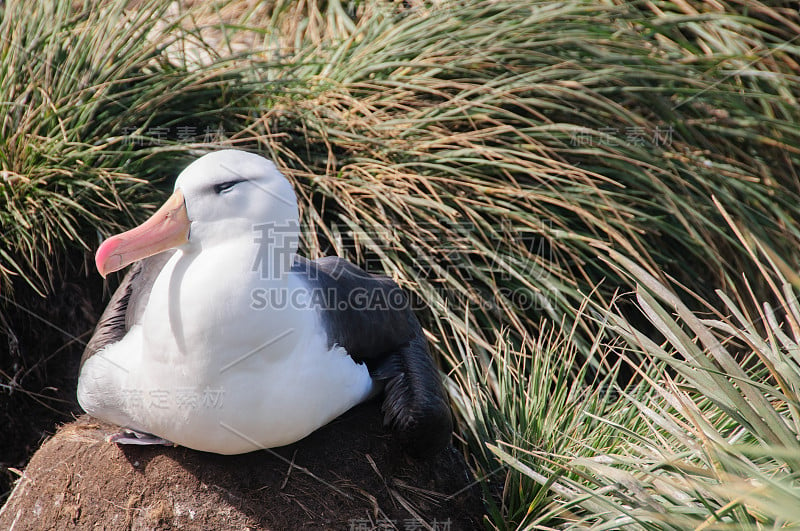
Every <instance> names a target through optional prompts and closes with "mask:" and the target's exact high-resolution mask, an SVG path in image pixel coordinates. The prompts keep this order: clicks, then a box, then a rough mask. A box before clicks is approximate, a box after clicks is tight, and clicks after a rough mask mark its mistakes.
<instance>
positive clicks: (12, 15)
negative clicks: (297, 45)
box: [0, 1, 252, 294]
mask: <svg viewBox="0 0 800 531" xmlns="http://www.w3.org/2000/svg"><path fill="white" fill-rule="evenodd" d="M127 4H128V3H127V2H103V3H102V4H101V5H99V6H91V3H87V5H86V6H84V8H83V9H81V8H73V7H71V6H70V3H69V2H55V3H36V4H35V5H29V4H27V3H25V2H16V1H11V2H5V3H4V5H3V6H2V7H0V10H2V21H1V22H0V51H1V52H2V53H0V70H2V72H3V75H2V77H0V107H2V121H1V122H0V167H1V168H2V182H0V190H2V195H0V225H2V232H3V238H2V242H0V284H2V286H3V292H4V293H6V294H8V293H9V290H10V286H11V282H10V280H11V277H12V276H17V275H18V276H19V277H20V278H21V279H23V280H24V281H26V282H27V283H28V284H29V285H31V286H32V287H34V288H35V289H36V290H38V291H39V292H41V293H44V292H45V291H46V290H47V289H48V287H49V285H50V280H51V279H52V274H53V268H54V267H56V266H57V265H58V263H59V257H60V255H61V254H62V253H63V252H64V250H65V249H66V248H69V247H70V246H73V247H74V246H82V247H85V248H92V247H93V246H94V245H95V242H96V241H97V239H98V237H99V236H100V235H101V234H105V233H108V232H110V231H113V230H119V229H120V228H121V227H123V226H128V225H130V224H131V223H132V221H133V220H140V219H141V218H142V216H143V215H144V214H145V213H146V212H147V211H148V210H149V209H151V208H152V206H153V205H155V204H157V203H156V201H158V200H159V199H160V194H157V193H156V191H155V190H154V189H153V187H151V186H147V183H149V182H156V183H158V182H160V181H161V180H163V179H165V178H172V176H173V174H174V172H175V171H176V170H177V169H178V168H180V166H181V164H183V163H184V162H185V161H186V160H187V158H186V157H181V156H180V152H181V151H186V147H185V146H175V145H174V144H175V141H176V140H179V137H180V136H181V134H182V132H183V133H187V132H188V131H194V132H193V134H192V135H191V141H194V142H197V143H202V141H203V138H204V131H206V130H207V129H208V128H213V130H214V131H216V130H218V129H220V128H222V129H223V130H225V131H235V130H237V129H238V127H234V126H233V125H232V124H233V123H234V122H235V116H236V113H237V111H238V110H239V109H240V108H241V107H243V106H244V107H246V106H247V105H246V104H245V103H244V102H245V100H246V97H247V94H248V93H249V92H250V91H252V86H250V85H247V84H246V83H243V82H242V79H241V75H238V76H237V75H236V72H237V68H241V67H237V66H236V65H235V64H234V63H233V62H232V61H231V60H226V59H222V58H220V56H219V53H218V52H216V51H215V50H214V49H213V48H211V47H208V48H207V49H206V53H207V55H210V56H211V57H215V58H216V62H215V63H214V64H213V66H212V67H209V68H207V69H200V70H198V69H197V68H194V65H193V64H192V63H191V62H188V61H184V62H183V63H179V62H177V61H175V60H174V55H171V54H168V53H167V51H168V50H169V49H174V47H175V46H177V44H180V45H182V46H184V47H188V46H191V47H192V48H193V49H197V48H202V47H203V46H204V41H202V40H200V39H199V38H198V37H197V35H195V34H193V33H192V32H191V31H189V30H185V29H183V27H182V25H181V22H182V20H183V19H182V18H181V17H178V18H177V19H175V20H173V21H172V22H169V23H167V22H165V13H166V9H167V8H166V6H165V4H164V3H163V2H155V1H148V2H140V3H138V4H137V6H136V9H129V8H128V6H127ZM187 128H188V129H187Z"/></svg>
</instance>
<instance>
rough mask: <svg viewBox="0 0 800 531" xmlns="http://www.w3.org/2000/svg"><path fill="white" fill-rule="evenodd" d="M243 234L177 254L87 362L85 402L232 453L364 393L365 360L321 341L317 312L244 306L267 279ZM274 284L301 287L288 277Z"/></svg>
mask: <svg viewBox="0 0 800 531" xmlns="http://www.w3.org/2000/svg"><path fill="white" fill-rule="evenodd" d="M248 243H250V246H249V247H252V237H250V241H249V242H248V241H246V240H245V241H235V242H229V243H227V244H225V245H222V246H219V248H218V249H213V250H208V251H206V250H204V251H203V253H199V254H189V255H188V256H187V255H186V254H184V253H182V252H181V251H178V252H176V253H174V254H173V256H172V257H171V258H170V260H169V261H168V262H167V264H166V265H165V266H164V268H163V269H162V271H161V273H160V274H159V275H158V278H157V279H156V281H155V283H154V285H153V290H152V293H151V296H150V300H149V302H148V304H147V306H146V308H145V311H144V315H143V319H142V322H141V323H140V324H137V325H134V326H133V327H131V329H130V330H129V332H128V333H127V334H126V335H125V337H124V338H123V339H122V340H121V341H119V342H118V343H114V344H112V345H109V346H108V347H106V348H104V349H103V350H102V351H100V352H98V353H97V354H95V355H94V356H92V357H91V358H89V359H88V360H87V361H86V363H85V364H84V366H83V368H82V370H81V377H80V380H79V386H78V400H79V402H80V404H81V406H82V407H83V408H84V410H86V411H87V412H88V413H90V414H91V415H92V416H95V417H98V418H101V419H105V420H108V421H111V422H113V423H115V424H119V425H121V426H125V427H129V428H132V429H134V430H136V431H141V432H147V433H154V434H158V435H159V436H160V437H163V438H165V439H168V440H170V441H172V442H174V443H177V444H180V445H182V446H186V447H189V448H194V449H197V450H203V451H207V452H214V453H220V454H239V453H245V452H250V451H253V450H257V449H260V448H271V447H275V446H282V445H285V444H289V443H292V442H294V441H297V440H299V439H302V438H303V437H305V436H306V435H308V434H309V433H311V432H312V431H314V430H315V429H317V428H318V427H320V426H322V425H324V424H326V423H328V422H329V421H331V420H333V419H334V418H336V417H337V416H339V415H340V414H342V413H344V412H345V411H347V410H348V409H350V408H351V407H353V406H354V405H356V404H358V403H360V402H362V401H364V400H365V399H366V398H367V397H369V395H370V394H371V393H372V389H373V383H372V379H371V377H370V375H369V372H368V371H367V367H366V365H364V364H357V363H356V362H355V361H353V359H352V358H351V357H350V356H348V355H347V352H346V351H345V350H344V349H343V348H341V347H339V346H335V347H334V348H332V349H329V348H328V344H327V337H326V335H325V333H324V331H323V329H322V327H321V326H320V322H319V317H318V315H317V313H316V312H315V311H314V310H313V309H305V310H302V309H298V310H294V309H291V308H287V309H284V310H282V311H280V312H272V313H271V315H270V316H269V317H267V316H265V315H264V310H262V309H254V308H252V307H251V306H250V305H249V304H247V303H246V302H247V301H248V300H249V297H250V292H251V290H254V289H256V288H262V289H268V288H266V286H265V284H269V282H265V281H264V280H262V279H260V278H258V276H259V275H258V273H256V272H253V271H251V270H250V268H249V266H250V264H252V263H253V261H252V258H251V257H250V256H246V254H247V253H248V252H252V249H249V248H248ZM242 265H246V266H248V267H241V266H242ZM219 278H225V279H227V280H226V281H225V282H224V283H220V282H219V281H218V279H219ZM171 284H176V285H177V287H176V289H175V290H172V289H170V285H171ZM271 289H275V287H274V286H273V287H272V288H271ZM280 289H287V291H289V292H291V291H295V290H304V289H306V286H304V285H303V284H302V279H300V278H297V276H296V275H292V274H290V275H289V278H287V279H286V282H285V287H282V288H280ZM176 291H177V294H176V295H177V296H176V297H173V299H172V300H170V297H169V295H170V294H172V293H175V292H176ZM262 293H263V292H262ZM208 301H213V302H212V303H211V304H209V302H208ZM242 301H244V303H243V302H242ZM254 420H255V421H254Z"/></svg>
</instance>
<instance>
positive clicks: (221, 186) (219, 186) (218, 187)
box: [213, 179, 247, 194]
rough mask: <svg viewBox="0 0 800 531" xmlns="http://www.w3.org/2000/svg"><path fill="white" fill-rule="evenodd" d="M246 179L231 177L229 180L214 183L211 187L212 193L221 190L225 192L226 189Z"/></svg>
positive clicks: (219, 192)
mask: <svg viewBox="0 0 800 531" xmlns="http://www.w3.org/2000/svg"><path fill="white" fill-rule="evenodd" d="M246 180H247V179H233V180H230V181H225V182H224V183H219V184H215V185H214V187H213V188H214V193H215V194H221V193H222V192H227V191H228V190H230V189H231V188H233V187H234V186H236V185H237V184H239V183H243V182H245V181H246Z"/></svg>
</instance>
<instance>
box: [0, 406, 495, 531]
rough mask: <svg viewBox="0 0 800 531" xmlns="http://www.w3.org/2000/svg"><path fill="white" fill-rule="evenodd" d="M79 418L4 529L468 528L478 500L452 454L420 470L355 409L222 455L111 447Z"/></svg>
mask: <svg viewBox="0 0 800 531" xmlns="http://www.w3.org/2000/svg"><path fill="white" fill-rule="evenodd" d="M116 429H117V428H116V427H114V426H110V425H107V424H101V423H98V422H97V421H95V419H92V418H91V417H88V416H84V417H81V418H79V419H78V420H77V421H75V422H73V423H70V424H66V425H64V426H62V427H61V428H60V429H59V430H58V432H57V433H56V435H55V436H53V437H52V438H51V439H50V440H48V441H47V442H45V444H44V445H43V446H42V447H41V448H40V449H39V450H38V451H37V452H36V453H35V454H34V456H33V458H32V459H31V461H30V464H29V465H28V467H27V468H26V470H25V472H24V475H23V476H22V477H21V478H20V479H19V480H18V481H17V484H16V486H15V488H14V490H13V492H12V494H11V496H10V497H9V499H8V501H7V503H6V505H5V506H4V507H3V509H2V510H0V529H9V530H11V529H13V530H23V529H68V528H79V529H94V528H98V529H108V530H117V529H126V530H128V529H131V530H138V529H178V528H179V529H203V530H216V529H220V530H221V529H225V530H228V529H252V530H255V529H274V530H285V529H358V530H367V529H401V530H403V529H436V530H444V529H452V530H457V529H475V528H479V527H481V524H480V522H481V518H482V514H483V505H482V502H481V491H480V488H479V487H478V486H477V484H476V483H475V482H474V479H473V478H472V476H471V474H470V472H469V470H468V468H467V466H466V463H465V462H464V459H463V457H462V455H461V454H460V453H459V452H457V451H456V450H455V449H453V448H448V449H447V450H445V451H444V452H442V453H440V454H439V455H437V456H435V457H433V458H429V459H426V460H417V459H413V458H410V457H408V456H407V455H405V454H404V453H403V452H402V451H401V450H400V448H399V446H398V445H397V443H396V442H395V441H394V440H393V439H392V437H391V435H390V434H388V433H387V432H386V431H385V430H384V428H383V426H382V425H381V415H380V412H379V406H378V404H377V403H375V402H370V403H367V404H362V405H360V406H358V407H356V408H354V409H353V410H351V411H349V412H348V413H346V414H345V415H343V416H342V417H340V418H339V419H337V420H335V421H333V422H332V423H330V424H329V425H327V426H325V427H323V428H321V429H320V430H317V431H316V432H314V433H313V434H311V435H310V436H308V437H307V438H305V439H303V440H302V441H299V442H297V443H295V444H292V445H289V446H285V447H282V448H276V449H272V450H263V451H258V452H253V453H249V454H244V455H237V456H223V455H216V454H209V453H204V452H197V451H194V450H190V449H187V448H182V447H163V446H117V445H116V444H111V443H107V442H105V437H106V435H108V433H112V432H113V431H115V430H116Z"/></svg>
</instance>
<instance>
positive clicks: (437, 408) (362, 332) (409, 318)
mask: <svg viewBox="0 0 800 531" xmlns="http://www.w3.org/2000/svg"><path fill="white" fill-rule="evenodd" d="M292 271H294V272H295V273H300V274H302V275H304V276H305V277H306V278H307V279H308V282H309V285H310V286H311V287H312V289H319V290H320V293H321V298H322V299H323V300H324V305H323V308H322V310H321V313H322V321H323V323H324V325H325V328H326V332H327V334H328V343H329V346H331V347H332V346H333V345H334V344H336V345H339V346H341V347H343V348H344V349H345V350H346V351H347V352H348V354H350V356H351V357H352V358H353V359H354V360H355V361H357V362H359V363H365V364H366V365H367V368H368V369H369V371H370V374H371V375H372V377H373V378H376V379H379V380H385V381H386V386H385V390H384V400H383V413H384V423H385V424H386V425H388V426H390V427H391V428H392V431H393V432H394V433H395V435H396V436H397V437H398V439H399V441H400V443H401V444H402V445H403V447H404V448H405V449H406V450H407V451H408V452H409V453H411V454H412V455H417V456H422V455H426V454H427V455H431V454H434V453H436V452H438V451H440V450H442V449H443V448H445V447H446V446H447V445H448V444H449V443H450V436H451V433H452V431H453V424H452V418H451V415H450V407H449V405H448V402H447V399H446V397H445V393H444V388H443V387H442V382H441V379H440V377H439V373H438V371H437V369H436V367H435V366H434V365H433V361H432V360H431V356H430V353H429V352H428V342H427V341H426V339H425V335H424V333H423V330H422V326H421V325H420V323H419V321H418V320H417V318H416V316H415V315H414V312H413V311H412V310H411V305H410V303H409V300H408V296H407V295H406V293H405V292H404V291H403V290H402V289H401V288H400V286H398V285H397V284H396V283H395V282H394V281H393V280H392V279H390V278H388V277H384V276H378V275H372V274H370V273H367V272H366V271H364V270H362V269H361V268H359V267H358V266H356V265H354V264H351V263H350V262H348V261H347V260H344V259H342V258H339V257H335V256H328V257H325V258H320V259H319V260H313V261H312V260H306V259H305V258H302V257H296V259H295V262H294V265H293V267H292Z"/></svg>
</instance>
